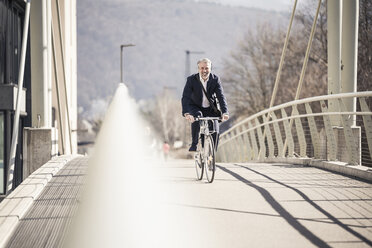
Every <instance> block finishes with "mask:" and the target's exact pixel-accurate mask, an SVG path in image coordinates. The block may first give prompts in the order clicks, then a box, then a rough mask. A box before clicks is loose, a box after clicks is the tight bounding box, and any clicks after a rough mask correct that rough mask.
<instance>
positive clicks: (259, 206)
mask: <svg viewBox="0 0 372 248" xmlns="http://www.w3.org/2000/svg"><path fill="white" fill-rule="evenodd" d="M86 165H87V159H86V158H78V159H75V160H73V161H71V162H69V163H68V164H67V165H66V166H65V168H63V169H61V171H60V172H59V173H58V174H57V176H56V177H55V178H53V179H52V181H51V182H50V183H48V185H47V187H46V188H45V189H44V191H43V192H42V194H41V195H40V197H39V198H38V199H37V200H36V201H35V203H34V205H33V207H32V208H31V209H30V210H29V212H28V213H27V214H26V216H25V217H24V218H23V219H22V220H21V222H20V224H19V226H18V228H17V230H16V232H15V234H14V236H13V237H12V238H11V240H10V243H9V244H8V247H59V246H61V244H62V241H63V237H64V233H65V231H66V229H68V227H69V223H70V222H71V216H72V215H73V213H74V212H75V211H76V207H77V199H79V190H80V188H81V184H82V182H83V178H84V173H85V168H86ZM152 168H153V170H155V171H157V172H160V180H159V181H160V182H161V183H162V190H163V192H162V193H163V194H164V195H165V196H167V197H166V198H165V202H163V204H164V205H163V206H164V209H165V211H166V214H167V215H168V217H171V221H170V222H167V223H168V224H169V223H171V224H172V226H171V228H169V226H168V227H165V225H166V224H165V222H166V221H165V220H164V221H160V222H159V221H158V222H155V225H154V223H152V226H155V228H156V229H159V230H154V232H155V231H159V233H163V234H164V236H165V237H166V238H172V237H173V238H174V245H173V246H172V247H371V246H372V185H371V184H369V183H365V182H361V181H358V180H354V179H351V178H349V177H344V176H342V175H337V174H333V173H330V172H327V171H323V170H320V169H317V168H312V167H304V166H298V165H287V164H254V163H253V164H252V163H249V164H220V165H219V166H218V170H217V172H216V178H215V181H214V182H213V183H212V184H208V183H205V182H204V181H196V180H195V170H194V166H193V162H192V161H191V160H169V161H168V162H167V163H163V164H161V165H158V166H153V167H152ZM139 179H140V177H139ZM144 183H145V182H144ZM151 190H152V189H151V188H147V189H146V191H147V192H150V193H151ZM164 209H163V210H164ZM160 212H161V211H160ZM160 212H155V210H154V212H150V213H149V216H155V215H158V217H159V216H161V214H160ZM119 221H123V222H124V221H125V219H123V220H119ZM151 221H152V220H150V219H149V220H148V222H149V225H150V222H151ZM169 230H172V231H171V233H170V232H169ZM164 232H165V233H164ZM143 237H146V234H142V238H143ZM154 244H156V242H154ZM168 244H169V242H168ZM117 247H120V244H117ZM152 247H155V245H154V246H152Z"/></svg>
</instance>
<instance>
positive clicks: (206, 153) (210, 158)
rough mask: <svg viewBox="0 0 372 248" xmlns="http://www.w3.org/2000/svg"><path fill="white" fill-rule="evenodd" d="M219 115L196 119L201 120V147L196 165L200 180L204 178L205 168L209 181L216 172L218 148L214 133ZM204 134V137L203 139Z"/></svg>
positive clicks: (196, 158) (197, 154)
mask: <svg viewBox="0 0 372 248" xmlns="http://www.w3.org/2000/svg"><path fill="white" fill-rule="evenodd" d="M219 119H220V118H218V117H198V118H196V119H195V120H196V121H199V125H200V130H199V137H198V139H199V140H200V142H199V148H198V149H197V153H196V154H195V166H196V176H197V179H198V180H201V179H202V178H203V172H204V169H205V173H206V178H207V181H208V182H209V183H211V182H213V179H214V173H215V167H216V166H215V153H216V148H215V144H214V140H213V137H212V134H213V133H215V132H216V127H215V122H214V121H215V120H219ZM210 121H211V122H212V125H211V128H209V122H210ZM202 135H203V136H204V139H203V140H202Z"/></svg>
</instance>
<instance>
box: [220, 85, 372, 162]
mask: <svg viewBox="0 0 372 248" xmlns="http://www.w3.org/2000/svg"><path fill="white" fill-rule="evenodd" d="M350 101H355V102H356V110H355V111H349V110H347V108H346V105H345V103H346V104H348V105H350ZM347 102H349V103H347ZM371 103H372V91H365V92H356V93H342V94H334V95H325V96H317V97H311V98H306V99H301V100H296V101H292V102H288V103H284V104H281V105H278V106H275V107H272V108H269V109H266V110H264V111H261V112H259V113H257V114H254V115H252V116H250V117H248V118H246V119H244V120H243V121H241V122H239V123H238V124H236V125H234V126H233V127H231V128H230V129H229V130H227V131H226V132H224V133H223V134H222V135H221V137H220V145H219V151H218V153H217V159H218V161H221V162H246V161H252V160H254V161H263V160H266V159H268V158H269V159H273V158H293V157H297V158H314V159H321V160H328V161H340V162H345V163H347V164H352V165H364V166H369V167H372V112H371V110H370V106H371ZM329 104H331V105H332V110H329V107H328V106H329ZM333 109H337V110H336V111H334V110H333ZM293 123H294V125H293Z"/></svg>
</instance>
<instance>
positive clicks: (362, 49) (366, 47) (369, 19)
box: [357, 0, 372, 91]
mask: <svg viewBox="0 0 372 248" xmlns="http://www.w3.org/2000/svg"><path fill="white" fill-rule="evenodd" d="M357 77H358V91H366V90H372V2H371V1H370V0H360V2H359V42H358V76H357Z"/></svg>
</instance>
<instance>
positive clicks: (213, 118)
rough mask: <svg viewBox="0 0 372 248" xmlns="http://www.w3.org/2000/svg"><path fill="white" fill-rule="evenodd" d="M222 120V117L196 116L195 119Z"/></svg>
mask: <svg viewBox="0 0 372 248" xmlns="http://www.w3.org/2000/svg"><path fill="white" fill-rule="evenodd" d="M213 120H217V121H218V120H221V117H195V121H213Z"/></svg>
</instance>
